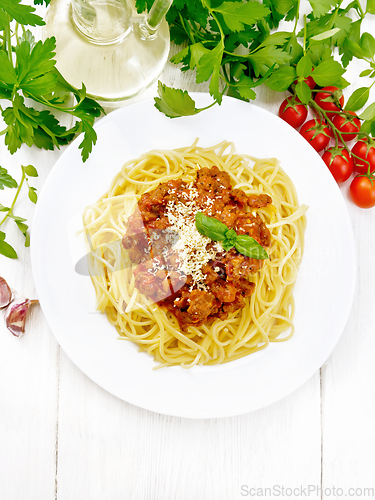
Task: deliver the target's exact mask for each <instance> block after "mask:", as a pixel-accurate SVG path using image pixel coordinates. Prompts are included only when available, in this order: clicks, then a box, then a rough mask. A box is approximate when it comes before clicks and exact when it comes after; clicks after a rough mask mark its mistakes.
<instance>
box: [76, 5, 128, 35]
mask: <svg viewBox="0 0 375 500" xmlns="http://www.w3.org/2000/svg"><path fill="white" fill-rule="evenodd" d="M70 17H71V20H72V23H73V26H74V27H75V28H76V30H77V31H78V32H79V33H80V34H81V35H83V37H84V38H86V39H87V40H88V41H89V42H91V43H95V44H97V45H109V44H112V43H116V42H119V41H121V40H122V39H123V38H124V37H125V36H126V34H127V33H128V31H129V29H130V26H131V17H132V12H131V8H130V7H129V5H128V3H127V0H71V4H70Z"/></svg>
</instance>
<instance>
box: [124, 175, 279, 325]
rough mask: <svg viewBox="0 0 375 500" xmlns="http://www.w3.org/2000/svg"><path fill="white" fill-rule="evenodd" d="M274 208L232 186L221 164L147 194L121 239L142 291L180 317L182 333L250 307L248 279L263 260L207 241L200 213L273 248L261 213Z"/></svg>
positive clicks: (261, 197) (267, 198)
mask: <svg viewBox="0 0 375 500" xmlns="http://www.w3.org/2000/svg"><path fill="white" fill-rule="evenodd" d="M271 203H272V199H271V197H270V196H268V195H267V194H259V195H253V194H252V195H247V194H246V193H245V192H244V191H243V190H241V189H236V188H233V187H232V185H231V180H230V176H229V174H228V173H227V172H224V171H221V170H219V169H218V168H217V167H215V166H214V167H211V168H201V169H199V170H198V171H197V177H196V180H195V181H194V182H191V183H187V182H184V181H182V180H181V179H178V180H170V181H168V182H164V183H161V184H159V186H158V187H157V188H156V189H154V190H153V191H150V192H147V193H145V194H143V195H142V196H141V198H140V200H139V201H138V204H137V209H136V210H135V212H134V213H133V214H132V215H131V216H130V217H129V219H128V223H127V231H126V234H125V235H124V237H123V239H122V245H123V247H124V248H125V249H127V250H128V252H129V257H130V260H131V261H132V263H133V264H135V265H136V267H135V268H134V276H135V287H136V288H137V289H138V290H139V291H140V292H141V293H143V294H144V295H146V296H147V297H148V298H149V299H151V300H153V301H154V302H156V303H157V304H158V305H159V306H161V307H163V308H165V309H166V310H168V311H170V312H171V313H173V314H174V315H175V317H176V319H177V321H178V323H179V325H180V328H181V330H182V331H186V330H187V328H188V327H189V326H190V325H193V326H200V325H202V324H204V323H210V322H212V320H214V319H215V318H221V319H225V318H227V316H228V314H229V313H232V312H235V311H237V310H239V309H241V308H243V307H244V306H245V299H246V297H249V296H250V295H251V294H252V293H253V291H254V288H255V284H254V283H253V282H251V281H250V280H249V278H251V275H252V274H254V273H256V272H257V271H259V270H260V269H261V267H262V266H263V262H264V261H263V260H258V259H253V258H250V257H246V256H245V255H242V254H241V253H239V252H237V250H236V249H235V248H231V249H230V250H229V251H225V250H224V248H223V247H222V246H221V245H220V243H219V242H215V241H212V240H210V239H209V238H207V237H206V236H203V235H201V234H200V233H199V232H198V230H197V228H196V226H195V215H196V213H197V212H198V211H200V212H203V213H204V214H205V215H207V216H209V217H213V218H215V219H217V220H219V221H220V222H222V223H224V224H225V225H226V226H227V227H228V228H229V229H234V230H235V231H236V233H237V234H238V235H248V236H250V237H253V238H254V239H255V240H256V241H257V242H258V243H259V244H260V245H262V246H263V247H265V248H267V247H269V246H270V244H271V235H270V232H269V230H268V229H267V227H266V225H265V223H264V222H263V220H262V219H261V218H260V216H259V215H258V214H257V213H256V212H255V210H256V209H257V208H261V207H266V206H268V205H270V204H271Z"/></svg>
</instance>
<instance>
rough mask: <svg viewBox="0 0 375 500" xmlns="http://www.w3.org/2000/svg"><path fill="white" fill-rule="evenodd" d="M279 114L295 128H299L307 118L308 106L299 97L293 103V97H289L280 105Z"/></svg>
mask: <svg viewBox="0 0 375 500" xmlns="http://www.w3.org/2000/svg"><path fill="white" fill-rule="evenodd" d="M279 116H280V118H282V119H283V120H285V121H286V122H287V123H289V125H291V126H292V127H293V128H298V127H300V126H301V125H302V124H303V123H304V121H305V120H306V118H307V107H306V106H305V105H304V104H302V103H301V101H300V100H299V99H295V102H294V103H293V97H288V98H287V99H285V100H284V101H283V102H282V103H281V105H280V109H279Z"/></svg>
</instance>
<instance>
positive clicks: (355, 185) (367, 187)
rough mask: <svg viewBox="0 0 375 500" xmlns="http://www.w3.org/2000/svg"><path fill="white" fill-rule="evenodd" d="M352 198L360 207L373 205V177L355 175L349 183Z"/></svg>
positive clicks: (374, 198) (374, 191) (374, 182)
mask: <svg viewBox="0 0 375 500" xmlns="http://www.w3.org/2000/svg"><path fill="white" fill-rule="evenodd" d="M350 195H351V197H352V200H353V201H354V203H355V204H356V205H357V207H360V208H372V207H375V179H374V177H372V178H369V177H367V176H365V175H357V177H354V179H353V180H352V183H351V184H350Z"/></svg>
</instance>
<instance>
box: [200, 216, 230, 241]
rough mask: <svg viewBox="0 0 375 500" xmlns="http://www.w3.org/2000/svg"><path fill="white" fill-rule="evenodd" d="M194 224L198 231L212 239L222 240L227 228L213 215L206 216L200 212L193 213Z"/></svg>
mask: <svg viewBox="0 0 375 500" xmlns="http://www.w3.org/2000/svg"><path fill="white" fill-rule="evenodd" d="M195 225H196V227H197V229H198V231H199V232H200V233H201V234H203V236H207V237H208V238H211V240H214V241H223V240H224V239H225V235H226V233H227V232H228V231H229V228H228V227H227V226H226V225H225V224H223V223H222V222H220V221H219V220H217V219H214V218H213V217H207V216H206V215H204V213H202V212H197V213H196V215H195Z"/></svg>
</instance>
